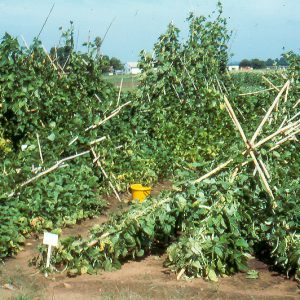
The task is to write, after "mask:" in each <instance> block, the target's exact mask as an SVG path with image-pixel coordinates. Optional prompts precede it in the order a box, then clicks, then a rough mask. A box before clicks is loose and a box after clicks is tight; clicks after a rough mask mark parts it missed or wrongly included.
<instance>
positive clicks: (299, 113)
mask: <svg viewBox="0 0 300 300" xmlns="http://www.w3.org/2000/svg"><path fill="white" fill-rule="evenodd" d="M299 115H300V111H299V112H298V113H296V114H295V115H294V116H293V117H291V118H290V119H289V120H288V121H287V122H288V123H289V122H291V121H293V120H294V119H296V118H297V117H298V116H299Z"/></svg>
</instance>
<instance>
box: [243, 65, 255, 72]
mask: <svg viewBox="0 0 300 300" xmlns="http://www.w3.org/2000/svg"><path fill="white" fill-rule="evenodd" d="M240 70H241V71H252V70H253V68H252V67H249V66H246V67H240Z"/></svg>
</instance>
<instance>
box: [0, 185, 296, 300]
mask: <svg viewBox="0 0 300 300" xmlns="http://www.w3.org/2000/svg"><path fill="white" fill-rule="evenodd" d="M169 188H171V183H170V182H164V183H162V184H159V185H157V186H156V187H155V189H154V191H153V194H154V195H155V194H158V193H159V192H160V191H161V190H162V189H169ZM129 197H130V196H129V195H128V194H125V195H123V197H122V200H123V201H124V202H127V201H128V199H129ZM108 200H109V202H110V203H111V206H110V207H109V209H108V211H107V213H109V212H112V211H115V210H117V209H120V208H123V207H124V203H121V204H120V203H119V202H117V201H116V200H115V199H114V198H108ZM106 220H107V215H101V216H99V217H96V218H93V219H89V220H85V221H82V222H81V223H80V224H77V225H75V226H73V227H71V228H65V229H64V231H63V236H69V235H81V236H88V230H89V228H91V227H92V226H93V225H94V224H99V223H103V222H105V221H106ZM41 239H42V236H40V237H38V238H37V239H29V240H27V242H26V244H25V246H24V250H23V251H22V252H20V253H19V254H18V255H17V256H16V257H13V258H10V259H8V260H7V261H6V262H5V264H4V265H3V266H1V267H0V286H2V288H1V287H0V300H2V299H19V300H21V299H22V300H28V299H45V300H48V299H49V300H50V299H51V300H52V299H53V300H60V299H72V300H77V299H78V300H79V299H134V300H135V299H164V300H166V299H220V300H221V299H222V300H223V299H242V300H246V299H249V300H254V299H260V300H262V299H272V300H275V299H276V300H277V299H278V300H282V299H291V300H295V299H300V289H299V287H298V286H297V283H296V282H295V281H293V280H290V279H286V278H285V277H284V276H282V275H279V274H278V273H276V272H272V271H269V269H268V266H267V265H266V264H264V263H263V262H261V261H258V260H257V259H252V260H250V261H249V266H250V268H251V269H255V270H257V271H259V278H258V279H246V274H244V273H238V274H236V275H234V276H232V277H227V278H221V279H220V280H219V282H217V283H213V282H207V281H205V280H203V279H193V280H187V279H181V280H179V281H177V280H176V274H174V273H171V272H170V271H169V270H168V269H166V268H165V267H164V266H163V262H164V260H165V255H162V256H155V255H152V256H148V257H146V258H144V259H142V260H140V261H129V262H127V263H125V264H124V265H123V266H122V268H121V270H118V271H114V272H101V273H99V274H97V275H81V276H78V277H75V278H69V277H67V276H66V275H65V274H54V275H51V276H49V277H48V278H45V277H44V276H43V275H42V274H41V273H39V272H38V270H37V269H35V268H33V267H29V266H28V261H29V260H30V259H31V258H32V257H33V256H35V255H36V254H37V250H36V247H37V245H38V244H41ZM4 286H5V287H6V288H4ZM7 287H8V288H12V289H8V288H7Z"/></svg>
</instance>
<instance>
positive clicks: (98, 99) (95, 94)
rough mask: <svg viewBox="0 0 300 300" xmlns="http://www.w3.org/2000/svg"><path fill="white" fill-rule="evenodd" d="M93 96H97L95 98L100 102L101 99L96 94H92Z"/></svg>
mask: <svg viewBox="0 0 300 300" xmlns="http://www.w3.org/2000/svg"><path fill="white" fill-rule="evenodd" d="M94 96H95V97H96V98H97V100H98V101H99V102H100V103H101V102H102V101H101V99H100V98H99V97H98V96H97V95H96V94H94Z"/></svg>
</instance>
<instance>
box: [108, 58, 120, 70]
mask: <svg viewBox="0 0 300 300" xmlns="http://www.w3.org/2000/svg"><path fill="white" fill-rule="evenodd" d="M109 62H110V66H112V67H113V69H114V70H124V65H123V64H122V62H121V61H120V60H119V59H118V58H116V57H112V58H111V59H110V61H109Z"/></svg>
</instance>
